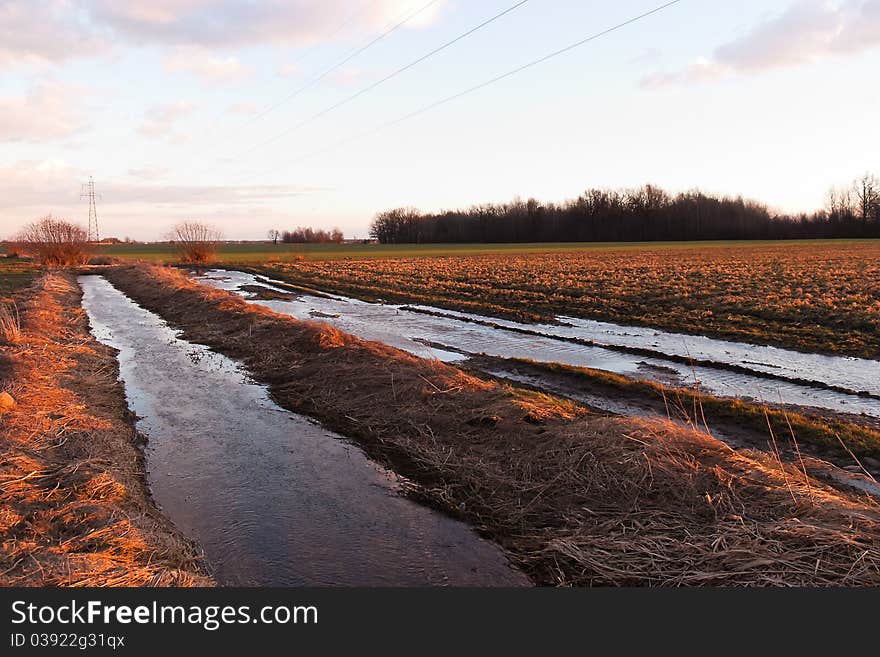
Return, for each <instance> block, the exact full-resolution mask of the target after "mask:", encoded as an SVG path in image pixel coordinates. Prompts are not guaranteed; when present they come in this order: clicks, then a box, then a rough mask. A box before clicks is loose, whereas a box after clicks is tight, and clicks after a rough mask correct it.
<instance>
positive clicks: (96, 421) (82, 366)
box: [0, 274, 212, 586]
mask: <svg viewBox="0 0 880 657" xmlns="http://www.w3.org/2000/svg"><path fill="white" fill-rule="evenodd" d="M80 298H81V295H80V291H79V288H78V286H77V285H76V283H75V281H74V280H73V278H72V277H71V276H70V275H66V274H49V275H46V276H44V277H43V278H42V279H41V280H40V281H39V282H37V283H35V284H34V286H33V287H32V288H31V289H30V290H28V291H27V292H26V293H22V294H21V296H20V297H19V299H18V302H19V303H18V305H19V307H20V309H21V335H20V336H19V337H18V338H17V339H16V340H14V341H13V342H10V341H8V340H5V339H4V338H3V337H2V336H0V391H3V392H6V393H8V394H10V395H11V396H12V397H13V399H14V401H15V407H14V408H12V409H5V411H0V503H2V506H0V536H2V537H3V538H2V544H0V585H2V586H192V585H210V584H212V580H211V579H210V578H209V577H208V576H206V574H205V571H204V564H203V563H202V561H201V558H200V553H199V551H198V550H197V549H196V547H195V546H194V545H192V544H191V543H190V542H188V541H187V540H186V539H185V538H183V537H182V536H181V535H180V534H179V533H178V532H177V531H176V530H175V529H174V527H173V526H171V524H170V523H169V522H168V521H167V520H166V519H165V518H164V517H163V516H162V515H161V514H160V513H159V512H158V511H157V510H156V508H155V507H154V506H153V504H152V502H151V500H150V498H149V493H148V491H147V488H146V483H145V475H144V468H143V460H142V455H141V452H140V450H139V449H138V446H137V443H138V439H137V435H136V432H135V430H134V426H133V423H132V418H131V416H130V413H129V411H128V409H127V406H126V402H125V392H124V389H123V387H122V384H120V383H119V381H118V369H117V364H116V359H115V354H114V352H113V350H111V349H110V348H108V347H106V346H104V345H101V344H100V343H98V342H97V341H95V340H94V339H93V338H92V337H91V335H90V333H89V326H88V320H87V318H86V316H85V314H84V312H83V311H82V309H81V307H80Z"/></svg>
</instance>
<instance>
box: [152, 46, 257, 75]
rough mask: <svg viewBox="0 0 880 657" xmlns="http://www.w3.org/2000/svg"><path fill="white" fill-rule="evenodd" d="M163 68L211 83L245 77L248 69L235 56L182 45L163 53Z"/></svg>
mask: <svg viewBox="0 0 880 657" xmlns="http://www.w3.org/2000/svg"><path fill="white" fill-rule="evenodd" d="M165 69H166V70H167V71H169V72H171V73H176V72H178V71H186V72H188V73H192V74H193V75H196V76H198V77H200V78H202V79H203V80H206V81H208V82H212V83H219V84H224V83H231V82H238V81H239V80H241V79H243V78H245V77H247V75H249V71H248V69H247V67H245V66H244V64H242V63H241V62H240V61H239V60H238V59H237V58H236V57H221V56H217V55H214V54H212V53H211V51H210V50H208V49H206V48H200V47H193V46H188V47H187V46H182V47H177V48H174V49H173V50H172V51H171V52H169V53H168V54H167V55H165Z"/></svg>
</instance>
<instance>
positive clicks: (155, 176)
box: [128, 167, 171, 181]
mask: <svg viewBox="0 0 880 657" xmlns="http://www.w3.org/2000/svg"><path fill="white" fill-rule="evenodd" d="M169 173H171V170H170V169H168V168H166V167H141V168H139V169H129V170H128V175H129V176H131V177H132V178H137V179H140V180H149V181H153V180H159V179H160V178H164V177H165V176H167V175H168V174H169Z"/></svg>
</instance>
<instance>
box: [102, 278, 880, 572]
mask: <svg viewBox="0 0 880 657" xmlns="http://www.w3.org/2000/svg"><path fill="white" fill-rule="evenodd" d="M108 275H109V276H110V278H111V280H112V281H113V282H114V283H115V284H116V285H117V286H119V287H120V288H121V289H122V290H123V291H125V292H126V293H127V294H129V295H130V296H132V297H133V298H134V299H135V300H136V301H137V302H138V303H140V304H141V305H143V306H145V307H147V308H149V309H151V310H154V311H156V312H159V313H160V314H161V315H163V316H164V317H165V318H166V319H168V320H169V321H170V322H171V323H172V324H174V325H176V326H178V327H180V328H182V329H184V337H186V338H187V339H190V340H194V341H197V342H200V343H203V344H207V345H209V346H211V347H212V348H214V349H217V350H218V351H220V352H222V353H225V354H227V355H229V356H231V357H234V358H238V359H240V360H242V361H244V364H245V365H246V366H247V367H248V369H249V370H250V372H251V373H252V374H253V375H254V376H255V378H256V379H257V380H259V381H262V382H264V383H267V384H268V385H269V386H270V391H271V393H272V395H273V397H274V398H275V399H276V400H277V401H278V402H279V403H280V404H282V405H283V406H285V407H287V408H289V409H291V410H293V411H297V412H301V413H304V414H307V415H310V416H312V417H315V418H317V419H319V420H321V421H322V422H323V423H324V424H325V425H326V426H327V427H328V428H330V429H332V430H335V431H338V432H340V433H343V434H345V435H348V436H350V437H352V438H354V439H356V440H357V441H359V443H360V444H361V445H362V446H363V447H364V449H365V450H366V451H367V452H368V453H369V454H370V455H371V456H373V457H374V458H376V459H377V460H379V461H381V462H383V463H385V464H388V465H390V466H391V467H393V468H394V469H395V470H397V471H398V472H401V473H403V474H405V475H407V476H408V477H409V478H410V479H411V480H412V481H414V482H415V484H416V485H415V486H414V488H413V494H414V495H417V496H419V497H421V498H422V499H423V500H425V501H426V502H428V503H430V504H432V505H434V506H436V507H438V508H441V509H443V510H445V511H447V512H448V513H450V514H453V515H457V516H460V517H462V518H464V519H466V520H468V521H469V522H470V523H472V524H473V525H474V526H476V527H477V528H478V529H479V531H481V532H482V533H483V534H485V535H487V536H489V537H491V538H493V539H494V540H496V541H497V542H498V543H500V544H501V545H502V546H503V547H504V548H505V549H506V550H507V552H508V553H509V554H510V555H511V557H512V559H513V560H514V561H515V562H516V563H517V564H518V565H520V566H521V567H522V568H524V569H525V570H526V572H528V573H529V574H530V575H531V576H532V578H533V579H534V580H535V581H537V582H539V583H542V584H554V585H562V586H569V585H574V586H579V585H671V586H680V585H737V586H768V585H769V586H806V585H809V586H839V585H877V584H880V507H878V505H877V503H875V502H874V501H873V500H871V499H870V498H868V497H867V496H857V495H855V494H853V495H850V494H846V493H841V492H838V491H835V490H834V489H832V488H829V487H827V486H825V485H823V484H822V483H820V482H818V481H815V480H811V479H809V478H807V477H806V476H805V475H804V474H802V473H800V472H798V471H797V470H796V469H794V468H788V467H786V466H782V465H780V464H779V463H778V462H776V461H774V460H773V459H770V458H766V457H765V456H764V455H762V454H759V453H756V454H751V455H746V454H742V453H736V452H734V451H732V450H731V449H729V448H728V447H726V446H724V445H723V444H722V443H720V442H718V441H716V440H714V439H712V438H711V437H709V436H707V435H704V434H700V433H698V432H695V431H690V430H687V429H683V428H681V427H680V426H677V425H674V424H672V423H670V422H656V421H641V420H634V419H630V418H600V417H596V416H591V415H589V414H587V412H586V411H585V410H584V409H582V408H580V407H579V406H577V405H575V404H573V403H571V402H566V401H562V400H559V399H556V398H553V397H549V396H546V395H541V394H537V393H529V392H526V391H522V390H518V389H514V388H511V387H508V386H505V385H501V384H499V383H496V382H487V381H482V380H479V379H477V378H475V377H472V376H469V375H467V374H465V373H463V372H462V371H460V370H458V369H455V368H453V367H449V366H447V365H444V364H442V363H440V362H436V361H434V362H432V361H426V360H420V359H417V358H415V357H413V356H410V355H408V354H405V353H403V352H400V351H398V350H395V349H392V348H390V347H386V346H384V345H380V344H376V343H369V342H365V341H362V340H359V339H357V338H355V337H353V336H350V335H346V334H344V333H341V332H339V331H338V330H335V329H333V328H331V327H329V326H327V325H323V324H317V323H312V322H300V321H297V320H294V319H292V318H290V317H286V316H281V315H278V314H275V313H273V312H271V311H269V310H268V309H266V308H261V307H255V306H251V305H249V304H247V303H246V302H245V301H244V300H242V299H240V298H238V297H236V296H234V295H232V294H229V293H226V292H222V291H220V290H215V289H210V288H207V287H205V286H200V285H197V284H195V283H193V282H192V281H190V280H188V279H187V278H186V277H185V276H184V275H183V274H181V273H180V272H178V271H176V270H170V269H160V268H149V269H144V268H125V269H117V270H113V271H111V272H110V273H109V274H108Z"/></svg>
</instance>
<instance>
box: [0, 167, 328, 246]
mask: <svg viewBox="0 0 880 657" xmlns="http://www.w3.org/2000/svg"><path fill="white" fill-rule="evenodd" d="M144 171H148V170H146V169H144V170H134V171H129V175H131V176H134V175H135V174H140V173H143V172H144ZM90 173H91V172H87V171H84V170H82V169H80V168H78V167H77V166H74V165H73V164H71V163H69V162H67V161H64V160H25V161H18V162H14V163H11V164H9V165H6V166H3V165H0V210H2V211H3V216H4V221H3V223H2V228H0V239H4V238H7V237H11V236H12V235H14V234H15V233H16V232H17V231H18V230H19V229H20V228H21V227H22V226H24V225H25V224H26V223H27V222H29V221H33V220H34V219H36V218H38V217H41V216H43V215H46V214H49V213H52V214H55V215H56V216H60V217H68V218H71V219H73V220H74V221H77V220H78V221H80V222H81V223H83V222H84V221H85V218H86V217H87V216H88V215H87V213H88V209H87V204H84V203H83V202H82V200H81V199H80V191H81V184H82V183H83V182H85V181H87V180H88V177H89V174H90ZM135 177H136V176H135ZM142 177H144V178H145V180H144V181H131V182H121V181H112V180H110V181H105V180H103V179H102V178H100V177H99V176H96V180H95V184H96V185H97V187H98V189H99V191H100V192H101V194H102V202H101V206H102V207H101V208H99V212H101V216H102V223H101V226H102V230H103V231H106V233H107V234H112V233H120V234H126V233H129V234H130V233H134V234H136V235H137V234H142V236H143V237H149V236H150V234H152V233H153V232H154V230H155V221H156V219H155V216H156V215H155V208H156V207H157V206H161V207H163V208H164V209H165V212H167V213H168V215H169V216H171V215H172V214H173V213H174V212H177V211H180V212H183V213H185V214H186V216H193V215H201V216H206V215H208V214H210V213H219V214H218V216H219V217H220V218H223V217H230V216H234V215H235V213H236V212H238V213H239V214H243V213H248V212H249V211H250V210H251V209H252V208H253V207H255V206H260V205H266V206H267V207H274V206H275V205H277V203H278V202H279V200H282V199H289V198H295V197H301V196H305V195H310V194H316V193H322V192H324V191H326V190H324V189H320V188H314V187H305V186H296V185H255V186H244V185H242V186H201V185H166V184H156V183H152V182H149V181H146V176H142ZM139 214H140V215H142V216H143V217H144V221H146V222H147V223H143V224H141V223H138V222H134V223H133V220H132V219H131V217H133V216H138V215H139ZM171 223H173V221H172V222H171ZM261 234H262V232H261ZM152 236H153V237H155V235H152Z"/></svg>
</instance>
